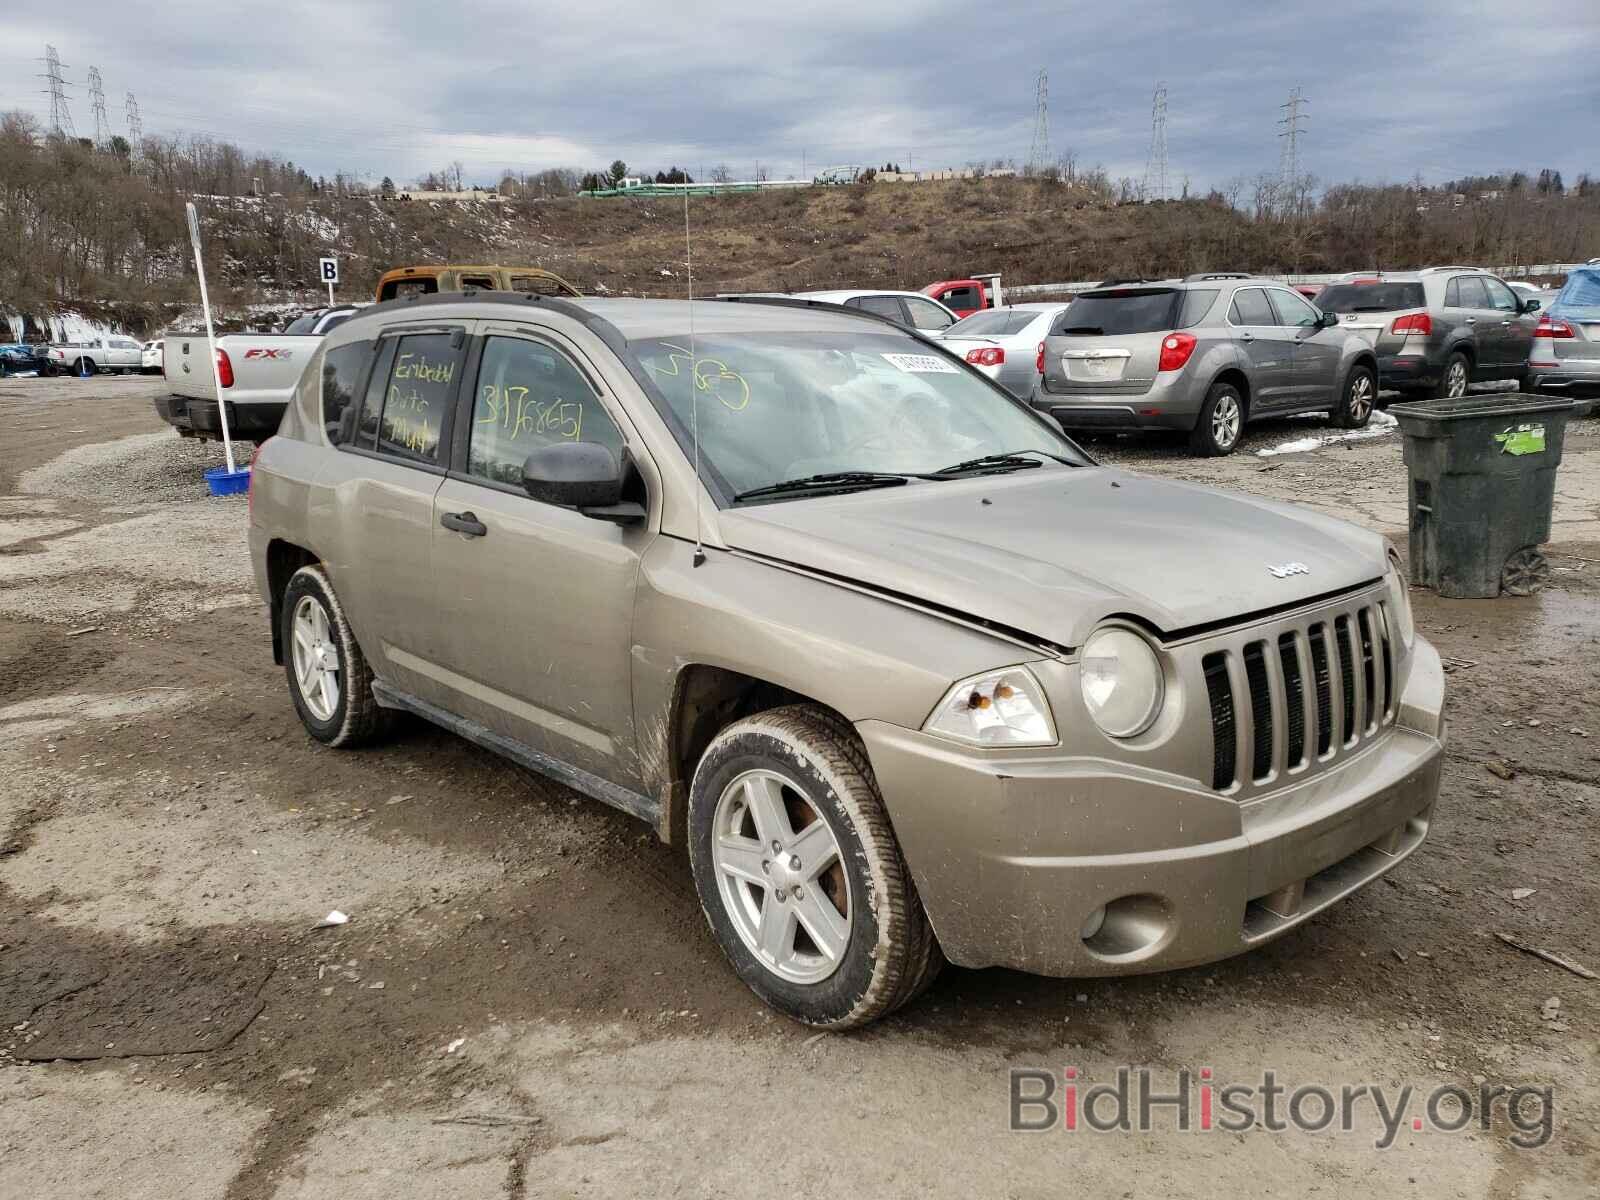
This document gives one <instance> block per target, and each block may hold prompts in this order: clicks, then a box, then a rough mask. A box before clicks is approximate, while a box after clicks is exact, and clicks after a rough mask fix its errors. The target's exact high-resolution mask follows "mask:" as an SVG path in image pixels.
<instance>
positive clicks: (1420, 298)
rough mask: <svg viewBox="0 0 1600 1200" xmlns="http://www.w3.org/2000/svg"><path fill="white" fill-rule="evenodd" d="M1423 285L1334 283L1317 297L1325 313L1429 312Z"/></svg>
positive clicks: (1318, 304) (1318, 305) (1319, 306)
mask: <svg viewBox="0 0 1600 1200" xmlns="http://www.w3.org/2000/svg"><path fill="white" fill-rule="evenodd" d="M1427 306H1428V300H1427V297H1426V296H1425V295H1423V291H1422V285H1421V284H1420V283H1331V284H1329V285H1328V286H1327V287H1325V288H1323V289H1322V291H1320V292H1318V293H1317V307H1318V308H1320V309H1321V310H1322V311H1323V312H1331V313H1360V312H1394V311H1395V310H1396V309H1399V308H1426V307H1427Z"/></svg>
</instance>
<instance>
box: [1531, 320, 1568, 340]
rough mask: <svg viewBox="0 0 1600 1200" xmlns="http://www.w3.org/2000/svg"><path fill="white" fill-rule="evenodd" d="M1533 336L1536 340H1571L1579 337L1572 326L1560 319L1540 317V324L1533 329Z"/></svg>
mask: <svg viewBox="0 0 1600 1200" xmlns="http://www.w3.org/2000/svg"><path fill="white" fill-rule="evenodd" d="M1533 336H1534V337H1536V338H1569V337H1577V336H1578V335H1577V334H1576V333H1575V332H1574V331H1573V328H1572V326H1571V325H1568V324H1567V323H1566V322H1565V321H1563V320H1561V319H1560V318H1558V317H1548V316H1545V317H1540V318H1539V323H1538V324H1537V325H1535V326H1534V327H1533Z"/></svg>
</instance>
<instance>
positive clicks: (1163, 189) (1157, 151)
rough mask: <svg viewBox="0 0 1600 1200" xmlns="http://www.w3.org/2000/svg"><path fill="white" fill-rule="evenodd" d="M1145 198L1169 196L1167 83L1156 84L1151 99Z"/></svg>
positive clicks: (1159, 198) (1145, 171)
mask: <svg viewBox="0 0 1600 1200" xmlns="http://www.w3.org/2000/svg"><path fill="white" fill-rule="evenodd" d="M1144 198H1145V200H1146V201H1150V200H1165V199H1167V198H1168V196H1167V85H1166V82H1165V81H1164V80H1163V81H1162V82H1160V83H1158V84H1156V94H1155V96H1154V98H1153V99H1152V100H1151V101H1150V157H1149V158H1147V159H1146V160H1145V164H1144Z"/></svg>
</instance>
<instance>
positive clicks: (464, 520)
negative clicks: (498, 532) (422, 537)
mask: <svg viewBox="0 0 1600 1200" xmlns="http://www.w3.org/2000/svg"><path fill="white" fill-rule="evenodd" d="M439 524H441V525H443V526H444V527H445V528H446V529H453V530H454V531H455V532H457V533H461V534H465V535H466V536H467V537H484V536H486V535H487V534H488V532H489V527H488V526H487V525H485V524H484V523H483V522H482V521H480V520H478V517H477V514H476V513H470V512H462V513H445V514H444V516H442V517H440V518H439Z"/></svg>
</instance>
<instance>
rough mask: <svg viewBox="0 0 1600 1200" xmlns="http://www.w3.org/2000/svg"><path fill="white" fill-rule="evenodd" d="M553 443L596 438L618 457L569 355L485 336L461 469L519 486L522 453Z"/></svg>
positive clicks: (618, 445) (619, 443) (609, 428)
mask: <svg viewBox="0 0 1600 1200" xmlns="http://www.w3.org/2000/svg"><path fill="white" fill-rule="evenodd" d="M557 442H596V443H598V444H600V445H602V446H605V447H607V448H608V449H610V450H611V452H612V453H613V454H614V455H616V457H617V461H618V462H621V461H622V448H623V440H622V434H621V432H620V431H619V430H618V429H617V427H616V425H615V424H613V423H612V420H611V417H610V416H609V415H608V414H607V413H606V411H605V409H604V407H602V406H601V404H600V400H599V397H598V396H597V395H596V394H595V390H594V388H593V387H591V386H590V385H589V381H588V379H587V378H586V377H585V376H584V374H583V373H582V372H581V371H579V370H578V368H577V367H576V366H575V365H574V364H573V362H572V360H571V359H569V358H568V357H567V356H566V355H564V354H562V353H560V352H559V351H557V350H555V349H553V348H551V347H550V346H547V345H545V344H544V343H543V342H535V341H529V340H525V339H522V338H509V337H492V338H490V339H489V340H488V341H487V342H486V343H485V344H484V348H483V361H482V365H481V366H480V367H479V368H478V386H477V391H476V392H475V393H474V396H473V401H472V433H471V436H470V437H469V439H468V442H467V471H468V473H469V474H472V475H476V476H478V477H479V478H480V479H488V480H492V481H493V482H495V483H504V484H510V485H512V486H513V487H520V486H521V484H522V464H523V463H524V462H526V461H527V458H528V455H529V454H531V453H533V452H534V451H535V450H538V449H540V448H542V447H544V446H552V445H555V444H556V443H557Z"/></svg>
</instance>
